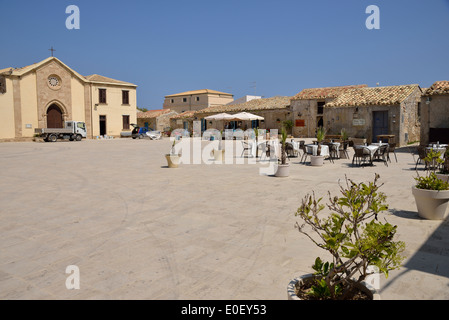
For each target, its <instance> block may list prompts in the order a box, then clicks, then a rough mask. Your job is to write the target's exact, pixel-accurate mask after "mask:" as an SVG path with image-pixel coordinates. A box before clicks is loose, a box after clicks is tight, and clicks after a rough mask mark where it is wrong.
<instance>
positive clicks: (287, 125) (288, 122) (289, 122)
mask: <svg viewBox="0 0 449 320" xmlns="http://www.w3.org/2000/svg"><path fill="white" fill-rule="evenodd" d="M282 126H283V127H285V130H287V132H291V130H292V128H293V120H284V121H283V122H282Z"/></svg>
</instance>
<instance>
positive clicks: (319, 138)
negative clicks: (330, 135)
mask: <svg viewBox="0 0 449 320" xmlns="http://www.w3.org/2000/svg"><path fill="white" fill-rule="evenodd" d="M325 138H326V129H324V127H319V128H318V130H317V131H316V140H317V142H318V149H317V153H316V154H317V156H320V155H321V143H322V142H323V140H324V139H325Z"/></svg>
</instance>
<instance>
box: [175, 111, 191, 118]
mask: <svg viewBox="0 0 449 320" xmlns="http://www.w3.org/2000/svg"><path fill="white" fill-rule="evenodd" d="M195 113H196V111H184V112H182V113H180V114H177V115H175V116H173V117H170V119H190V118H193V117H194V116H195Z"/></svg>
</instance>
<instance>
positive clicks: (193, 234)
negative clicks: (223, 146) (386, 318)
mask: <svg viewBox="0 0 449 320" xmlns="http://www.w3.org/2000/svg"><path fill="white" fill-rule="evenodd" d="M169 149H170V142H169V140H168V139H164V140H161V141H151V140H132V139H115V140H87V141H82V142H56V143H36V142H21V143H1V144H0V299H10V300H16V299H169V300H170V299H194V300H202V299H217V300H234V299H257V300H285V299H287V292H286V287H287V285H288V282H289V280H290V279H291V278H294V277H295V276H297V275H299V274H303V273H310V272H311V271H312V270H311V268H310V266H311V264H312V263H313V261H314V260H315V257H316V256H318V255H321V256H323V254H324V252H323V251H321V250H320V249H318V248H317V247H315V246H314V245H313V244H312V243H311V242H310V241H309V240H308V239H307V238H306V237H305V236H303V235H301V234H299V233H298V231H297V230H295V228H294V224H295V222H296V221H297V218H296V217H295V216H294V213H295V211H296V209H297V207H298V206H299V204H300V199H301V198H302V197H303V196H305V195H306V193H308V192H311V191H312V190H314V191H315V192H316V193H317V194H319V195H323V196H324V197H325V198H326V195H327V191H328V190H330V191H331V192H332V194H336V193H337V192H338V189H339V187H338V182H339V180H340V181H342V182H343V180H344V179H345V175H347V176H348V177H349V178H351V179H353V180H355V181H366V182H367V181H370V180H372V179H373V178H374V174H375V173H379V174H380V176H381V181H382V182H383V183H384V186H383V187H382V191H383V192H385V193H386V194H387V196H388V199H387V201H388V204H389V205H390V210H389V212H387V213H386V214H385V215H384V216H383V217H382V219H383V218H384V217H385V218H386V219H387V220H388V221H389V222H390V223H392V224H395V225H397V226H398V239H400V240H403V241H405V243H406V245H407V249H406V255H407V260H406V261H405V262H404V267H403V268H402V269H401V270H398V271H394V272H392V273H391V274H390V277H389V278H388V279H385V277H382V279H381V285H380V287H381V288H380V294H381V298H382V299H385V300H386V299H449V288H448V285H449V223H448V221H447V220H446V221H428V220H423V219H421V218H419V217H418V215H417V212H416V207H415V202H414V198H413V196H412V193H411V186H412V185H413V183H414V180H413V177H414V176H415V175H416V172H415V171H414V170H413V169H414V158H413V156H412V154H411V153H409V152H408V150H407V149H403V150H399V151H398V152H397V157H398V162H397V163H396V161H395V160H394V156H393V159H392V162H391V163H390V164H389V166H388V167H386V166H384V164H382V163H375V166H373V167H364V168H359V167H353V166H351V164H350V163H351V159H352V153H350V156H351V159H349V160H345V159H340V160H336V161H335V163H330V162H329V161H325V165H324V166H323V167H311V166H309V165H304V164H300V163H299V159H298V158H297V159H295V158H292V159H291V169H290V176H289V177H288V178H275V177H271V176H265V175H261V174H259V169H260V168H261V167H264V166H266V163H264V162H259V163H257V164H233V165H219V164H210V165H208V164H200V165H198V164H195V165H193V164H192V165H181V166H180V167H179V168H178V169H168V168H167V167H166V161H165V158H164V154H165V153H166V152H168V150H169ZM237 154H238V156H237V158H238V157H239V156H240V153H238V152H237ZM323 257H324V256H323ZM69 265H76V266H78V267H79V270H80V284H81V288H80V289H79V290H68V289H67V288H66V285H65V282H66V279H67V277H68V276H69V275H68V274H66V273H65V270H66V267H67V266H69Z"/></svg>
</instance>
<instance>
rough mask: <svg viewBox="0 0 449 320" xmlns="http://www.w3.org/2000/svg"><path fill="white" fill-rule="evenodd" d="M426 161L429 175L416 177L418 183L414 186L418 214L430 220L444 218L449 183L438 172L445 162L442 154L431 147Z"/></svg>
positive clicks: (413, 191) (448, 198) (413, 192)
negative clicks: (439, 176) (438, 168)
mask: <svg viewBox="0 0 449 320" xmlns="http://www.w3.org/2000/svg"><path fill="white" fill-rule="evenodd" d="M424 161H425V163H426V165H427V175H425V176H420V175H419V174H418V173H417V174H418V176H417V177H416V178H415V180H416V185H414V186H413V187H412V194H413V196H414V197H415V202H416V208H417V210H418V215H419V216H420V217H421V218H424V219H429V220H444V219H445V217H446V209H447V206H448V204H449V183H448V182H447V180H445V179H439V178H438V176H437V174H436V169H437V167H438V166H439V165H440V164H442V163H443V160H442V159H441V154H440V152H438V151H435V150H433V149H431V150H430V151H429V152H428V153H427V155H426V157H425V158H424Z"/></svg>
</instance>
